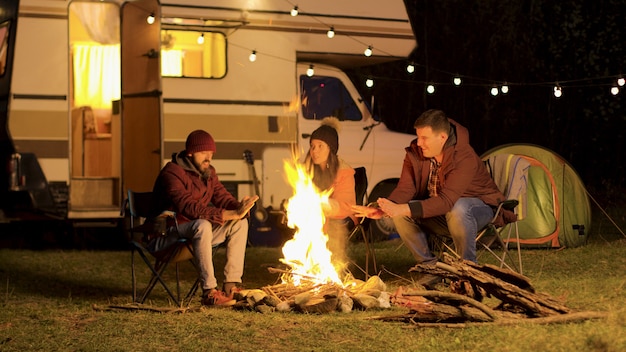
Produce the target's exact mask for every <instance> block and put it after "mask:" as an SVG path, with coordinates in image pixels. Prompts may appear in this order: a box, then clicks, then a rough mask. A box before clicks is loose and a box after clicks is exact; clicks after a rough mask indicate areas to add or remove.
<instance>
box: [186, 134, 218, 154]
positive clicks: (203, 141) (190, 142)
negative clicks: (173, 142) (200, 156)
mask: <svg viewBox="0 0 626 352" xmlns="http://www.w3.org/2000/svg"><path fill="white" fill-rule="evenodd" d="M185 151H186V152H187V154H193V153H197V152H206V151H212V152H215V141H214V140H213V137H211V135H210V134H209V133H208V132H205V131H203V130H195V131H193V132H191V133H190V134H189V136H187V141H186V142H185Z"/></svg>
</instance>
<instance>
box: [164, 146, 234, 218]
mask: <svg viewBox="0 0 626 352" xmlns="http://www.w3.org/2000/svg"><path fill="white" fill-rule="evenodd" d="M210 168H211V174H210V176H209V177H208V178H203V177H201V175H200V173H199V172H198V170H197V169H196V168H195V166H194V165H193V164H192V162H191V160H190V159H189V158H188V157H187V156H186V155H185V153H184V152H180V153H178V154H174V155H173V156H172V161H170V162H168V163H167V164H166V165H165V166H164V167H163V169H161V172H160V173H159V176H158V177H157V180H156V182H155V184H154V189H153V192H154V195H155V210H156V211H157V213H158V212H160V211H162V210H171V211H174V212H176V218H177V220H178V223H179V224H180V223H185V222H188V221H190V220H195V219H206V220H209V221H210V222H211V223H213V224H217V225H223V224H224V219H223V218H222V210H224V209H226V210H235V209H237V208H238V207H239V205H240V204H239V201H238V200H237V199H236V198H235V197H233V195H232V194H230V192H228V190H227V189H226V188H225V187H224V185H223V184H222V183H221V182H220V181H219V179H218V177H217V174H216V172H215V168H214V167H213V166H212V165H211V166H210Z"/></svg>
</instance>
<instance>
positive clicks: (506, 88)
mask: <svg viewBox="0 0 626 352" xmlns="http://www.w3.org/2000/svg"><path fill="white" fill-rule="evenodd" d="M500 91H501V92H502V94H506V93H508V92H509V86H508V85H507V84H506V83H505V84H503V85H502V87H500Z"/></svg>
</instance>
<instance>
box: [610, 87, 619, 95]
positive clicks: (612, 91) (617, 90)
mask: <svg viewBox="0 0 626 352" xmlns="http://www.w3.org/2000/svg"><path fill="white" fill-rule="evenodd" d="M618 93H619V88H618V87H617V86H613V87H611V94H613V95H617V94H618Z"/></svg>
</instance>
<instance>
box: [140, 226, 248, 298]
mask: <svg viewBox="0 0 626 352" xmlns="http://www.w3.org/2000/svg"><path fill="white" fill-rule="evenodd" d="M179 236H180V237H183V238H188V239H190V241H191V244H192V247H193V252H194V257H195V259H196V262H197V264H198V270H199V272H200V273H199V274H200V280H201V281H202V289H203V290H205V291H206V290H210V289H212V288H216V287H217V279H216V277H215V272H214V268H213V248H214V247H217V246H219V245H220V244H222V243H224V242H226V263H225V265H224V282H238V283H240V282H241V277H242V276H243V266H244V258H245V254H246V245H247V242H248V220H247V219H242V220H231V221H227V222H226V223H225V224H224V225H221V226H220V225H213V224H211V222H209V221H208V220H204V219H198V220H192V221H189V222H186V223H183V224H180V225H179V226H178V233H176V229H175V228H174V227H170V228H169V229H168V231H167V235H166V236H164V237H159V238H156V239H155V240H153V241H152V242H151V243H150V244H149V246H148V249H149V250H151V251H158V250H161V249H163V248H166V247H167V246H169V245H172V244H174V243H175V242H176V241H177V240H178V238H179Z"/></svg>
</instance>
